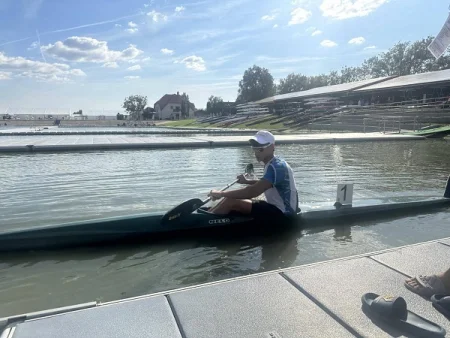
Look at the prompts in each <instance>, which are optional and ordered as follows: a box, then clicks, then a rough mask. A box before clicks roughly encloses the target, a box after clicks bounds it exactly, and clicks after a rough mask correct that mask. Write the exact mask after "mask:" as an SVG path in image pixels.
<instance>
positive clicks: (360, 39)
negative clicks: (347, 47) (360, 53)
mask: <svg viewBox="0 0 450 338" xmlns="http://www.w3.org/2000/svg"><path fill="white" fill-rule="evenodd" d="M364 42H366V39H364V38H363V37H362V36H359V37H357V38H353V39H351V40H349V42H348V43H349V44H351V45H361V44H363V43H364Z"/></svg>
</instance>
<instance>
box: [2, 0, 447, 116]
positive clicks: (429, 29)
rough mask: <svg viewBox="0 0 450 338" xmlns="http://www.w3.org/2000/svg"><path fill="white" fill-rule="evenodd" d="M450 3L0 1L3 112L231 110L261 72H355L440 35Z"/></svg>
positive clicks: (365, 0) (363, 0) (344, 0)
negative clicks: (142, 100)
mask: <svg viewBox="0 0 450 338" xmlns="http://www.w3.org/2000/svg"><path fill="white" fill-rule="evenodd" d="M448 5H449V3H448V1H444V0H432V1H423V0H279V1H269V0H227V1H219V0H192V1H179V0H176V1H173V0H149V1H147V2H146V1H144V0H139V1H138V0H127V1H124V0H123V1H122V0H89V1H88V0H77V1H59V0H0V112H3V111H4V109H6V108H7V107H12V108H16V109H19V108H21V107H22V108H28V109H31V108H51V109H56V108H60V109H71V110H73V111H75V110H78V109H83V110H84V111H86V112H88V111H89V110H91V109H92V110H98V109H105V110H114V111H118V110H120V107H121V104H122V102H123V99H124V98H125V97H126V96H128V95H132V94H141V95H146V96H147V97H148V102H149V105H151V106H153V104H154V102H155V101H157V100H158V99H159V98H160V97H161V96H162V95H164V94H166V93H176V92H177V91H179V92H187V93H188V94H189V96H190V98H191V101H192V102H194V104H195V105H196V106H197V107H199V108H201V107H205V106H206V101H207V98H208V97H209V96H210V95H217V96H221V97H222V98H223V99H224V100H231V101H234V100H235V99H236V96H237V90H238V82H239V80H240V79H241V78H242V75H243V73H244V71H245V70H246V69H247V68H249V67H251V66H252V65H254V64H257V65H259V66H264V67H266V68H268V69H269V70H270V72H271V73H272V75H273V77H274V78H275V80H276V81H277V80H278V79H280V78H282V77H285V76H286V75H287V74H289V73H291V72H296V73H303V74H307V75H315V74H320V73H328V72H329V71H331V70H340V69H341V68H342V67H343V66H344V65H347V66H356V65H358V64H360V63H361V62H362V61H363V60H364V59H366V58H368V57H371V56H373V55H376V54H378V53H380V52H383V51H385V50H387V49H388V48H389V47H391V46H392V45H393V44H394V43H396V42H397V41H408V40H416V39H420V38H424V37H426V36H428V35H436V34H437V33H438V32H439V30H440V28H441V27H442V25H443V23H444V21H445V20H446V18H447V16H448Z"/></svg>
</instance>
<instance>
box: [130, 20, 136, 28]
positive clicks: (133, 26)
mask: <svg viewBox="0 0 450 338" xmlns="http://www.w3.org/2000/svg"><path fill="white" fill-rule="evenodd" d="M137 26H138V25H137V24H136V23H134V22H133V21H130V22H129V23H128V27H130V28H136V27H137Z"/></svg>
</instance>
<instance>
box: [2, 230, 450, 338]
mask: <svg viewBox="0 0 450 338" xmlns="http://www.w3.org/2000/svg"><path fill="white" fill-rule="evenodd" d="M449 262H450V238H446V239H441V240H436V241H430V242H425V243H420V244H415V245H408V246H404V247H400V248H394V249H388V250H383V251H379V252H374V253H370V254H363V255H357V256H352V257H347V258H342V259H336V260H331V261H326V262H321V263H316V264H309V265H304V266H299V267H293V268H289V269H283V270H278V271H272V272H267V273H262V274H256V275H251V276H246V277H239V278H234V279H230V280H225V281H220V282H214V283H209V284H205V285H200V286H194V287H188V288H183V289H177V290H173V291H168V292H162V293H157V294H153V295H146V296H141V297H135V298H129V299H124V300H120V301H113V302H108V303H103V304H98V303H95V302H92V303H86V304H81V305H76V306H71V307H66V308H59V309H53V310H49V311H43V312H36V313H30V314H25V315H20V316H14V317H10V318H3V319H0V334H1V333H2V331H3V335H1V337H2V338H3V337H8V338H25V337H46V338H59V337H65V338H70V337H96V338H101V337H105V338H106V337H108V338H113V337H125V336H126V337H139V338H142V337H158V338H164V337H167V338H169V337H170V338H172V337H180V338H184V337H187V338H190V337H195V338H211V337H215V338H216V337H217V338H220V337H224V338H233V337H246V338H253V337H255V338H256V337H258V338H261V337H267V338H295V337H318V338H322V337H391V336H394V337H399V336H403V335H404V334H405V333H404V332H399V331H396V330H395V329H393V328H391V327H389V326H385V325H383V324H380V323H378V322H373V321H372V320H371V319H370V318H369V317H367V316H366V315H365V314H364V312H363V311H362V309H361V296H362V295H363V294H364V293H367V292H374V293H377V294H379V295H393V296H402V297H403V298H404V299H405V300H406V302H407V306H408V309H409V310H411V311H413V312H415V313H416V314H418V315H421V316H423V317H425V318H426V319H428V320H431V321H433V322H434V323H436V324H438V325H440V326H442V327H443V328H444V329H446V331H447V332H450V321H449V320H448V319H446V318H445V317H444V316H443V315H442V314H441V313H439V312H438V311H436V310H435V309H434V308H433V307H432V305H431V302H429V301H427V300H425V299H424V298H422V297H420V296H418V295H416V294H414V293H412V292H410V291H409V290H407V289H406V288H405V287H404V285H403V283H404V281H405V279H407V278H409V277H413V276H418V275H429V274H436V273H441V272H443V271H445V270H447V269H448V268H449Z"/></svg>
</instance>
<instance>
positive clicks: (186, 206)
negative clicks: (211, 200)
mask: <svg viewBox="0 0 450 338" xmlns="http://www.w3.org/2000/svg"><path fill="white" fill-rule="evenodd" d="M203 204H204V202H203V201H202V200H201V199H199V198H193V199H190V200H188V201H186V202H183V203H181V204H180V205H177V206H176V207H174V208H172V209H171V210H169V211H168V212H167V213H166V214H165V215H164V216H163V217H162V219H161V223H162V224H167V223H169V222H175V221H178V220H179V219H180V218H182V217H183V216H186V215H187V214H190V213H192V212H193V211H194V210H196V209H198V208H199V207H201V206H202V205H203Z"/></svg>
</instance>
